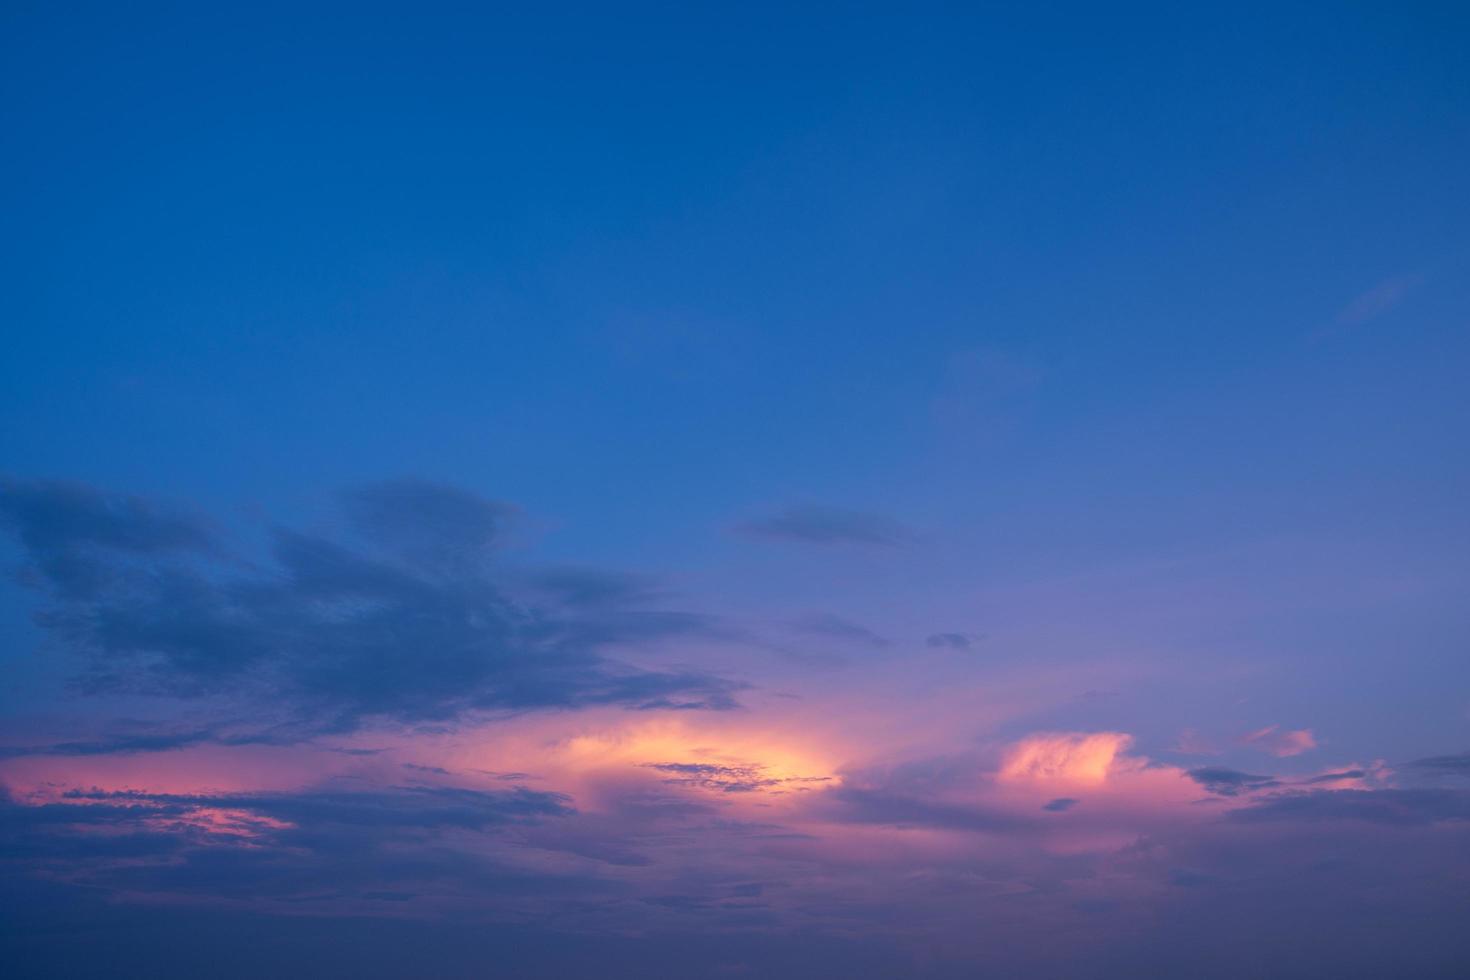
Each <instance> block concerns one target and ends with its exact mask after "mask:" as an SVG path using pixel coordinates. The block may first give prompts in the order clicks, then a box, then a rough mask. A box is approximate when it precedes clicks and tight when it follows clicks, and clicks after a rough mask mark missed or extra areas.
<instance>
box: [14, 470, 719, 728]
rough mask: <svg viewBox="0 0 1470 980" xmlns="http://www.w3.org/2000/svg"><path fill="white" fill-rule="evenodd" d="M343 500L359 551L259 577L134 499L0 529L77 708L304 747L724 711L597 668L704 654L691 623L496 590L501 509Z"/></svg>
mask: <svg viewBox="0 0 1470 980" xmlns="http://www.w3.org/2000/svg"><path fill="white" fill-rule="evenodd" d="M344 501H345V503H344V507H345V509H346V513H347V516H348V519H349V522H350V525H351V527H352V529H353V531H354V533H355V535H356V536H357V539H358V542H355V543H343V542H340V541H336V540H330V539H327V538H323V537H318V536H314V535H308V534H304V533H301V532H298V531H294V530H291V529H287V528H278V529H276V530H275V531H274V532H273V535H272V540H271V548H270V558H271V561H270V562H269V563H268V564H266V565H265V566H264V567H261V566H259V565H252V566H249V567H247V568H245V569H242V568H241V567H239V564H238V563H235V564H232V563H229V562H226V561H224V560H222V559H219V558H218V551H217V549H216V548H215V547H214V545H213V542H212V539H211V538H209V537H208V536H207V535H206V534H205V533H204V531H203V530H202V524H200V523H199V522H198V521H194V520H185V519H183V518H180V517H177V516H174V515H173V514H172V512H170V511H167V510H165V509H164V508H162V507H159V506H157V505H152V504H148V503H146V502H143V501H140V500H137V499H135V498H130V497H116V496H113V495H107V494H103V493H100V492H97V491H94V490H90V489H87V488H81V487H76V486H72V485H61V484H51V483H34V484H23V485H22V484H16V483H13V482H12V483H8V484H6V485H5V492H4V496H3V497H0V512H3V514H4V515H5V518H6V522H7V524H8V525H9V526H10V528H11V529H12V530H13V531H14V532H15V533H16V535H17V537H18V538H19V540H20V542H21V544H22V545H23V546H24V548H25V551H26V554H27V557H28V558H29V560H30V563H31V568H32V570H33V571H34V573H35V574H36V576H38V578H37V579H36V581H37V583H38V584H39V585H41V586H42V587H43V588H44V589H45V590H46V591H47V592H48V594H49V596H50V598H51V600H52V601H51V604H50V605H49V606H48V607H47V608H46V609H44V610H43V612H42V614H41V615H40V617H39V622H40V623H41V624H42V625H43V626H44V627H46V628H47V629H48V630H49V631H50V632H51V634H52V636H53V637H54V638H55V639H57V640H58V641H60V642H61V644H62V645H63V646H65V647H66V648H68V649H70V650H72V651H74V652H76V653H78V654H80V655H81V657H82V662H83V664H84V667H83V671H82V674H81V676H80V678H79V682H80V685H81V687H82V688H83V689H84V690H88V691H93V692H98V691H124V692H144V693H150V694H162V695H169V696H175V697H201V696H228V697H230V698H233V699H237V700H244V701H247V702H250V703H254V704H257V705H259V706H263V707H265V708H266V709H267V711H268V712H269V713H272V714H278V713H285V714H287V715H288V716H289V718H288V719H287V720H289V721H294V723H296V724H297V725H298V726H306V727H308V728H310V729H312V730H315V731H318V732H321V731H347V730H351V729H353V728H356V727H358V726H359V725H361V724H364V723H366V722H368V721H373V720H387V721H395V722H407V723H419V722H425V721H441V722H442V721H449V720H453V719H455V718H457V717H458V716H460V715H461V714H463V713H465V712H469V711H477V710H496V709H513V710H524V709H536V708H574V707H581V706H587V705H618V706H622V707H627V708H639V709H660V708H669V709H722V708H730V707H733V706H734V705H735V699H734V695H735V693H736V692H737V691H738V690H739V689H740V687H741V685H739V684H736V683H734V682H731V681H727V680H724V679H721V678H718V677H715V676H713V675H711V674H707V673H704V672H702V671H699V670H697V669H693V668H683V669H678V670H651V669H646V668H638V667H633V666H630V665H628V664H625V663H623V662H621V661H619V660H617V659H615V658H614V657H613V656H611V654H610V650H611V649H612V648H614V647H621V646H626V645H632V644H644V643H650V642H657V641H660V640H665V639H671V638H679V637H684V638H688V637H693V636H700V637H706V638H710V637H720V636H722V635H723V634H722V633H721V630H720V627H719V626H718V624H717V623H715V622H714V621H713V620H712V619H710V618H709V617H705V616H701V615H697V614H693V613H687V612H681V611H675V610H665V609H649V608H644V607H642V606H641V605H639V604H637V602H636V601H635V600H636V597H635V596H632V595H630V594H628V593H622V594H618V593H613V592H608V591H604V593H603V594H602V595H601V596H600V597H599V598H598V601H596V602H588V601H585V596H582V597H577V598H574V599H573V600H571V601H565V599H564V597H563V599H564V601H558V599H557V597H555V596H549V597H546V596H543V597H542V598H541V601H536V602H528V601H525V600H522V599H518V598H517V597H515V596H513V595H512V594H511V593H510V592H509V591H507V589H506V587H505V586H504V585H503V584H502V583H501V582H500V581H498V580H497V578H496V577H495V575H494V569H493V567H491V566H490V564H489V562H488V558H489V552H490V549H491V547H492V546H493V544H494V543H495V541H496V540H497V535H498V534H499V530H500V527H501V522H502V521H503V519H504V517H505V515H506V513H507V509H506V508H505V507H504V505H500V504H495V503H492V502H488V501H481V500H479V499H478V498H476V497H474V496H473V495H470V494H467V493H464V492H462V491H455V490H451V489H448V488H444V487H439V486H436V485H431V484H420V483H413V482H408V481H399V482H396V483H391V484H378V485H374V486H371V487H367V488H363V489H361V490H357V491H353V492H350V493H348V494H346V495H344Z"/></svg>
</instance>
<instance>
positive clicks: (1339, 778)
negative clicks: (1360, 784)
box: [1301, 769, 1367, 786]
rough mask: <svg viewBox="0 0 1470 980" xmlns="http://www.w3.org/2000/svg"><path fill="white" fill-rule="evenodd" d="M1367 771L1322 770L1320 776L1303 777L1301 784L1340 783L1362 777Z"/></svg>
mask: <svg viewBox="0 0 1470 980" xmlns="http://www.w3.org/2000/svg"><path fill="white" fill-rule="evenodd" d="M1366 775H1367V773H1366V772H1365V771H1364V770H1362V769H1344V770H1343V771H1342V772H1324V773H1323V774H1322V775H1320V776H1312V777H1311V778H1309V779H1303V780H1302V781H1301V784H1302V785H1303V786H1317V785H1319V784H1321V783H1341V782H1344V781H1346V780H1349V779H1362V778H1363V777H1364V776H1366Z"/></svg>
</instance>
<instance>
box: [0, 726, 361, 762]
mask: <svg viewBox="0 0 1470 980" xmlns="http://www.w3.org/2000/svg"><path fill="white" fill-rule="evenodd" d="M290 740H291V739H290V738H289V737H288V736H286V737H283V736H281V735H277V734H272V733H270V732H259V733H246V734H239V735H234V734H225V733H221V732H220V731H219V730H217V729H212V728H203V729H189V730H185V731H166V730H164V731H156V732H135V733H129V734H121V735H110V736H106V737H103V738H96V739H89V740H87V741H75V742H48V743H42V744H39V745H9V746H0V759H13V758H18V757H22V756H33V755H59V756H89V755H135V754H137V753H140V752H169V751H172V750H175V749H187V748H191V747H193V746H196V745H206V744H209V745H279V744H283V743H284V742H289V741H290ZM340 751H344V752H348V751H353V750H349V749H342V750H340ZM357 751H358V752H361V753H367V752H370V751H371V750H357Z"/></svg>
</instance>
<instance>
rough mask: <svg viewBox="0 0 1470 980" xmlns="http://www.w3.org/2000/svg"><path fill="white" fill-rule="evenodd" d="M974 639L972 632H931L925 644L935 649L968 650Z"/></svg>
mask: <svg viewBox="0 0 1470 980" xmlns="http://www.w3.org/2000/svg"><path fill="white" fill-rule="evenodd" d="M974 639H975V637H974V636H973V635H972V634H970V633H930V634H929V636H928V638H927V639H925V640H924V645H925V646H927V647H929V648H931V649H935V650H968V649H970V646H971V645H972V643H973V641H974Z"/></svg>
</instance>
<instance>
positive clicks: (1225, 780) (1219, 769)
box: [1187, 766, 1281, 796]
mask: <svg viewBox="0 0 1470 980" xmlns="http://www.w3.org/2000/svg"><path fill="white" fill-rule="evenodd" d="M1187 775H1188V776H1189V778H1190V779H1192V780H1194V781H1195V782H1197V783H1199V784H1200V785H1201V786H1203V787H1204V788H1205V789H1206V790H1208V791H1209V792H1211V793H1214V794H1215V795H1216V796H1239V795H1240V794H1242V793H1249V792H1251V791H1253V790H1258V789H1267V788H1269V787H1272V786H1279V785H1281V784H1280V782H1279V781H1277V780H1276V779H1275V778H1274V777H1271V776H1253V775H1251V774H1250V773H1248V772H1237V771H1236V770H1234V769H1226V768H1224V767H1223V766H1205V767H1203V768H1200V769H1191V770H1189V771H1188V773H1187Z"/></svg>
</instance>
